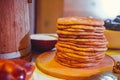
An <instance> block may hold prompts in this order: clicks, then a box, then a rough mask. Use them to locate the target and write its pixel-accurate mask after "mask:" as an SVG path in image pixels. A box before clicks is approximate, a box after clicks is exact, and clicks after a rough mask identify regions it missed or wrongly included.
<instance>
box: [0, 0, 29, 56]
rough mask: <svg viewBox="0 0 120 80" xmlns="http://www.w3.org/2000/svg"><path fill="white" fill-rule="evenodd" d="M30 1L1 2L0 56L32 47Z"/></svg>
mask: <svg viewBox="0 0 120 80" xmlns="http://www.w3.org/2000/svg"><path fill="white" fill-rule="evenodd" d="M29 31H30V25H29V10H28V0H0V54H4V53H9V52H15V51H18V50H20V49H25V48H26V47H28V46H30V39H29Z"/></svg>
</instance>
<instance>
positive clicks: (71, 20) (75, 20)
mask: <svg viewBox="0 0 120 80" xmlns="http://www.w3.org/2000/svg"><path fill="white" fill-rule="evenodd" d="M57 24H63V25H71V24H77V25H78V24H80V25H92V26H93V25H97V26H101V25H104V21H102V20H100V19H96V18H92V17H64V18H59V19H58V20H57Z"/></svg>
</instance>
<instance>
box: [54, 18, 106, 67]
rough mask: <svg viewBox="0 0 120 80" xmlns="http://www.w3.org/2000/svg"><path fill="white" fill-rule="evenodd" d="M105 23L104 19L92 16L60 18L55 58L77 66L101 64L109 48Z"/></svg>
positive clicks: (67, 64) (59, 61) (60, 61)
mask: <svg viewBox="0 0 120 80" xmlns="http://www.w3.org/2000/svg"><path fill="white" fill-rule="evenodd" d="M103 25H104V22H103V21H102V20H99V19H96V18H91V17H65V18H59V19H58V20H57V34H58V42H57V44H56V49H57V50H56V56H55V60H56V61H57V62H58V63H60V64H62V65H65V66H68V67H75V68H80V67H90V66H95V65H97V64H99V63H100V62H101V60H103V58H104V56H105V51H106V50H107V48H106V44H107V40H106V38H105V36H104V33H103V32H104V30H105V27H104V26H103Z"/></svg>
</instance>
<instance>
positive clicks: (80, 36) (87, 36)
mask: <svg viewBox="0 0 120 80" xmlns="http://www.w3.org/2000/svg"><path fill="white" fill-rule="evenodd" d="M58 37H60V38H72V39H77V38H80V39H106V38H105V36H104V35H100V36H94V35H93V36H91V35H66V34H59V35H58Z"/></svg>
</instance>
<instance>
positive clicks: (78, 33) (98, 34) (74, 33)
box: [56, 30, 104, 36]
mask: <svg viewBox="0 0 120 80" xmlns="http://www.w3.org/2000/svg"><path fill="white" fill-rule="evenodd" d="M56 32H57V34H58V35H59V34H66V35H91V36H100V35H103V34H104V33H97V32H85V31H84V32H70V31H64V30H57V31H56Z"/></svg>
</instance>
